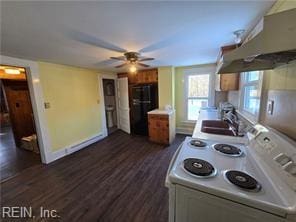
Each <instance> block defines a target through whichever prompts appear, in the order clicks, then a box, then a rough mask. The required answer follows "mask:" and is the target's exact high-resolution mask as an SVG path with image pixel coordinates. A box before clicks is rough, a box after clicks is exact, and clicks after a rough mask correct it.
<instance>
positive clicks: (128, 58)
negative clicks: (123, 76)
mask: <svg viewBox="0 0 296 222" xmlns="http://www.w3.org/2000/svg"><path fill="white" fill-rule="evenodd" d="M110 58H111V59H115V60H120V61H124V63H123V64H120V65H118V66H115V68H121V67H123V66H126V65H133V66H131V68H130V71H132V70H134V72H135V71H136V67H135V66H136V65H139V66H142V67H149V65H147V64H144V63H141V62H142V61H149V60H154V58H147V57H142V56H140V53H138V52H125V53H124V54H123V56H119V57H110ZM132 67H134V68H132Z"/></svg>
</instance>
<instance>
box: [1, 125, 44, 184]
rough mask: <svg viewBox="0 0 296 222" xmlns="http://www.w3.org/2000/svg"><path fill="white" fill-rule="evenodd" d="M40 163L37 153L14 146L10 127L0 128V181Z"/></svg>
mask: <svg viewBox="0 0 296 222" xmlns="http://www.w3.org/2000/svg"><path fill="white" fill-rule="evenodd" d="M40 163H41V160H40V155H39V154H36V153H33V152H30V151H27V150H23V149H20V148H17V147H16V145H15V142H14V138H13V134H12V131H11V128H10V127H1V128H0V181H4V180H7V179H8V178H10V177H13V176H15V175H16V174H18V173H20V172H21V171H22V170H24V169H26V168H29V167H31V166H34V165H38V164H40Z"/></svg>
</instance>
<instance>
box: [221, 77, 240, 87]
mask: <svg viewBox="0 0 296 222" xmlns="http://www.w3.org/2000/svg"><path fill="white" fill-rule="evenodd" d="M220 88H221V90H222V91H229V90H238V89H239V74H238V73H233V74H221V75H220Z"/></svg>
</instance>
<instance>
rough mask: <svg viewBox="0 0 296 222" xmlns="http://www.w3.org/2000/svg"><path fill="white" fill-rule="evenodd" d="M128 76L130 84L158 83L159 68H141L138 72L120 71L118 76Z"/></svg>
mask: <svg viewBox="0 0 296 222" xmlns="http://www.w3.org/2000/svg"><path fill="white" fill-rule="evenodd" d="M121 77H128V82H129V84H145V83H157V81H158V72H157V69H149V70H141V71H138V72H137V73H118V78H121Z"/></svg>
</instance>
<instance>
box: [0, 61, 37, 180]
mask: <svg viewBox="0 0 296 222" xmlns="http://www.w3.org/2000/svg"><path fill="white" fill-rule="evenodd" d="M0 89H1V92H0V93H1V100H0V101H1V102H0V103H1V110H0V111H1V112H0V121H1V123H0V137H1V141H0V160H1V171H0V180H1V181H4V180H6V179H8V178H10V177H13V176H14V175H16V174H18V173H19V172H20V171H22V170H24V169H26V168H28V167H31V166H33V165H37V164H40V163H41V159H40V153H39V148H38V140H37V136H36V128H35V122H34V115H33V110H32V104H31V99H30V93H29V88H28V83H27V77H26V69H25V68H22V67H13V66H6V65H0Z"/></svg>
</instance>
